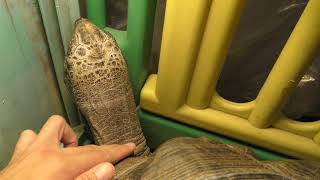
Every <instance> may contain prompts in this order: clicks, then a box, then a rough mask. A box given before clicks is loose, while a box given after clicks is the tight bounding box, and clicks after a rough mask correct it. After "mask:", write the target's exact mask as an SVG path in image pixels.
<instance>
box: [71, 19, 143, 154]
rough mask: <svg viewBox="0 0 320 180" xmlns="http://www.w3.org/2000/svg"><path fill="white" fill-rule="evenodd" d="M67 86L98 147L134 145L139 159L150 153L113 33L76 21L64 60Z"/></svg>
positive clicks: (86, 22)
mask: <svg viewBox="0 0 320 180" xmlns="http://www.w3.org/2000/svg"><path fill="white" fill-rule="evenodd" d="M65 82H66V84H67V85H68V86H69V87H70V89H71V91H72V94H73V95H74V98H75V101H76V103H77V105H78V107H79V108H80V111H81V112H82V114H83V115H84V116H85V117H86V119H87V120H88V124H89V125H90V128H91V131H92V132H93V137H94V140H95V143H96V144H99V145H100V144H123V143H128V142H134V143H135V144H136V145H137V148H136V152H135V154H136V155H143V154H148V153H149V148H148V146H147V145H146V140H145V137H144V135H143V134H142V131H141V127H140V124H139V121H138V118H137V115H136V111H135V108H136V107H135V103H134V98H133V92H132V89H131V84H130V81H129V79H128V71H127V66H126V63H125V61H124V58H123V56H122V54H121V51H120V49H119V48H118V45H117V43H116V41H115V40H114V38H113V37H112V35H111V34H110V33H105V32H103V31H101V30H100V29H98V28H97V27H96V26H95V25H93V24H91V23H90V22H89V21H87V20H85V19H80V20H78V21H76V23H75V29H74V32H73V36H72V39H71V42H70V45H69V50H68V54H67V57H66V60H65ZM120 125H121V126H120Z"/></svg>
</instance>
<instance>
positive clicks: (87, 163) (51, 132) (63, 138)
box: [0, 115, 135, 180]
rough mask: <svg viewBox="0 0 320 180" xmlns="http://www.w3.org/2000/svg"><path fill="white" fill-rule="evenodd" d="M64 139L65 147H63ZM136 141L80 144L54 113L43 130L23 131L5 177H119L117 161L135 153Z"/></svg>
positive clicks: (82, 179)
mask: <svg viewBox="0 0 320 180" xmlns="http://www.w3.org/2000/svg"><path fill="white" fill-rule="evenodd" d="M60 142H62V143H63V144H64V147H65V148H60V147H59V144H60ZM134 149H135V145H134V144H133V143H128V144H124V145H117V144H114V145H103V146H95V145H87V146H78V141H77V137H76V135H75V133H74V132H73V130H72V129H71V128H70V126H69V125H68V124H67V123H66V121H65V119H64V118H63V117H61V116H57V115H55V116H51V117H50V118H49V119H48V121H47V122H46V123H45V125H44V126H43V127H42V129H41V130H40V132H39V133H38V134H36V133H35V132H34V131H32V130H25V131H23V132H22V133H21V135H20V138H19V140H18V142H17V144H16V147H15V151H14V154H13V156H12V158H11V161H10V162H9V164H8V166H7V167H6V168H4V169H3V170H2V171H0V179H1V180H7V179H8V180H9V179H10V180H18V179H19V180H20V179H34V180H38V179H39V180H40V179H41V180H51V179H59V180H64V179H66V180H69V179H72V180H73V179H75V180H102V179H103V180H104V179H112V178H113V177H114V176H115V173H116V172H115V168H114V164H115V163H117V162H118V161H120V160H121V159H123V158H125V157H127V156H129V155H131V154H132V153H133V151H134Z"/></svg>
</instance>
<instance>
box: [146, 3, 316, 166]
mask: <svg viewBox="0 0 320 180" xmlns="http://www.w3.org/2000/svg"><path fill="white" fill-rule="evenodd" d="M191 2H192V3H191ZM244 4H245V0H212V1H211V0H203V1H191V0H190V1H182V0H180V1H179V0H172V1H167V7H166V14H165V22H164V29H163V36H162V45H161V53H160V63H159V69H158V74H157V75H151V76H150V77H149V79H148V81H147V83H146V85H145V86H144V88H143V90H142V93H141V94H142V96H141V97H142V98H141V107H142V108H143V109H145V110H148V111H151V112H154V113H157V114H160V115H162V116H165V117H168V118H171V119H174V120H177V121H181V122H183V123H186V124H189V125H193V126H196V127H200V128H204V129H206V130H209V131H213V132H216V133H220V134H223V135H226V136H229V137H233V138H237V139H239V140H242V141H246V142H249V143H252V144H255V145H259V146H262V147H265V148H268V149H273V150H276V151H279V152H282V153H285V154H288V155H292V156H294V157H299V158H305V159H313V160H320V154H319V152H320V146H319V145H320V121H315V122H299V121H295V120H292V119H289V118H286V117H284V116H283V115H282V114H281V113H280V110H281V107H282V104H283V103H284V101H285V100H286V98H287V96H289V95H290V93H291V91H292V90H293V88H295V87H296V85H297V83H298V82H299V80H300V79H301V77H302V75H303V74H304V72H305V70H306V69H307V68H308V66H309V65H310V64H311V62H312V61H313V60H314V59H315V56H316V55H317V53H318V52H319V49H320V20H319V18H320V15H319V12H320V1H319V0H309V2H308V5H307V6H306V8H305V10H304V12H303V14H302V16H301V17H300V19H299V21H298V23H297V25H296V27H295V28H294V30H293V32H292V34H291V36H290V38H289V39H288V41H287V43H286V45H285V47H284V48H283V50H282V52H281V54H280V56H279V58H278V60H277V62H276V64H275V65H274V67H273V69H272V71H271V73H270V74H269V76H268V78H267V80H266V82H265V84H264V85H263V87H262V89H261V91H260V93H259V95H258V97H257V99H256V100H254V101H252V102H248V103H236V102H231V101H228V100H226V99H224V98H223V97H221V96H219V95H218V94H217V92H216V91H215V86H216V83H217V80H218V78H219V76H220V72H221V69H222V68H223V64H224V61H225V58H226V54H227V51H228V49H229V47H230V43H231V41H232V38H233V34H234V31H235V30H236V25H237V23H238V22H239V18H240V16H241V13H242V10H243V7H244ZM210 5H211V7H210Z"/></svg>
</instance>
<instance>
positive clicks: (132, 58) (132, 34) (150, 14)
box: [127, 0, 157, 103]
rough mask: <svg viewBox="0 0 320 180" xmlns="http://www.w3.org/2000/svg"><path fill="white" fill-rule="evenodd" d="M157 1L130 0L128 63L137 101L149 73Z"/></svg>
mask: <svg viewBox="0 0 320 180" xmlns="http://www.w3.org/2000/svg"><path fill="white" fill-rule="evenodd" d="M156 2H157V1H156V0H129V1H128V27H127V31H128V48H129V49H128V50H127V51H128V55H129V59H127V64H128V67H129V77H130V79H131V82H132V86H133V90H134V96H135V100H136V102H137V103H138V102H139V99H140V91H141V89H142V87H143V85H144V82H145V80H146V78H147V75H148V74H147V73H148V72H147V71H148V67H149V59H150V53H151V43H152V33H153V22H154V15H155V9H156Z"/></svg>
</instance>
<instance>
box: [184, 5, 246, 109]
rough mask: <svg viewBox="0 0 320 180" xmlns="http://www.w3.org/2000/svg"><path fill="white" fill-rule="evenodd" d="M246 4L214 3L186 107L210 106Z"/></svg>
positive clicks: (202, 107)
mask: <svg viewBox="0 0 320 180" xmlns="http://www.w3.org/2000/svg"><path fill="white" fill-rule="evenodd" d="M244 4H245V0H237V1H234V0H224V1H213V2H212V3H211V9H210V13H209V17H208V20H207V25H206V29H205V31H204V34H203V38H202V42H201V47H200V50H199V55H198V59H197V64H196V66H195V70H194V73H193V76H192V82H191V86H190V90H189V96H188V101H187V104H188V105H189V106H191V107H193V108H196V109H204V108H207V107H208V106H209V103H210V101H211V98H212V95H213V93H214V92H215V87H216V84H217V81H218V79H219V76H220V72H221V69H222V68H223V64H224V61H225V58H226V56H227V53H228V49H229V47H230V44H231V40H232V37H233V34H234V32H235V29H236V27H237V24H238V22H239V20H240V15H241V12H242V9H243V7H244Z"/></svg>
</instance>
